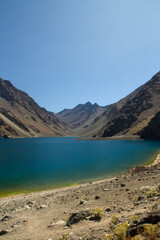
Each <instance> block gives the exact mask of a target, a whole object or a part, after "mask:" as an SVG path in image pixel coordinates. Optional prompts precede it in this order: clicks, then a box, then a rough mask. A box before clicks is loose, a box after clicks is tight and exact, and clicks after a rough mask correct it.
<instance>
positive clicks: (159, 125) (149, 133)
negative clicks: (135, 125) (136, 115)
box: [139, 112, 160, 139]
mask: <svg viewBox="0 0 160 240" xmlns="http://www.w3.org/2000/svg"><path fill="white" fill-rule="evenodd" d="M139 134H140V138H141V139H160V112H158V113H156V115H155V116H154V117H153V118H152V119H151V121H150V122H149V123H148V125H147V126H146V127H145V128H144V129H142V131H140V132H139Z"/></svg>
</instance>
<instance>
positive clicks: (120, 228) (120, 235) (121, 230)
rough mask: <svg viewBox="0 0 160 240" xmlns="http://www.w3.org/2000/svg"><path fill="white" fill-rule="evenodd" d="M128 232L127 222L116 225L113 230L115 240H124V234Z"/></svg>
mask: <svg viewBox="0 0 160 240" xmlns="http://www.w3.org/2000/svg"><path fill="white" fill-rule="evenodd" d="M127 230H128V222H125V223H120V224H118V225H117V226H116V227H115V229H114V234H115V239H116V240H126V239H127V238H126V233H127Z"/></svg>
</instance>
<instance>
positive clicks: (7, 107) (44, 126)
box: [0, 78, 71, 137]
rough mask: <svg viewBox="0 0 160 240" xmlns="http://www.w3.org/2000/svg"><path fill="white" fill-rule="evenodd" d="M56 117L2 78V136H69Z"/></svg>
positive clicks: (0, 100) (0, 129)
mask: <svg viewBox="0 0 160 240" xmlns="http://www.w3.org/2000/svg"><path fill="white" fill-rule="evenodd" d="M69 134H71V131H70V130H69V129H68V127H67V126H66V125H65V124H64V123H62V122H61V121H60V120H59V119H57V118H56V116H54V115H52V114H50V113H49V112H48V111H47V110H46V109H45V108H41V107H40V106H39V105H38V104H37V103H36V102H35V101H34V100H33V99H32V98H31V97H30V96H29V95H28V94H26V93H25V92H23V91H21V90H19V89H17V88H15V87H14V86H13V85H12V84H11V82H10V81H7V80H3V79H2V78H0V136H1V137H8V136H11V137H42V136H63V135H69Z"/></svg>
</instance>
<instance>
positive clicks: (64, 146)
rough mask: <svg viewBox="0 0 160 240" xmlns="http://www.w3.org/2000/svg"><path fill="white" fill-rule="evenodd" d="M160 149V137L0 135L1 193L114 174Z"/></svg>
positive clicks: (106, 176) (49, 186) (55, 185)
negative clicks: (36, 136)
mask: <svg viewBox="0 0 160 240" xmlns="http://www.w3.org/2000/svg"><path fill="white" fill-rule="evenodd" d="M159 149H160V142H158V141H157V142H156V141H120V140H119V141H116V140H115V141H114V140H112V141H105V140H104V141H103V140H102V141H98V140H94V141H88V140H82V141H81V140H80V141H79V140H75V138H28V139H0V193H5V192H16V191H23V190H26V191H32V190H41V189H48V188H51V187H57V186H64V185H70V184H73V183H82V182H86V181H91V180H98V179H104V178H108V177H112V176H115V175H117V174H119V173H122V172H123V171H125V170H127V169H129V168H131V167H133V166H135V165H141V164H145V163H147V162H148V161H149V160H151V158H152V157H153V156H154V155H155V154H156V153H157V152H158V151H159Z"/></svg>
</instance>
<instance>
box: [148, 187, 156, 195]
mask: <svg viewBox="0 0 160 240" xmlns="http://www.w3.org/2000/svg"><path fill="white" fill-rule="evenodd" d="M155 194H156V188H155V187H152V188H150V190H149V191H148V192H147V198H151V197H153V196H155Z"/></svg>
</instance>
